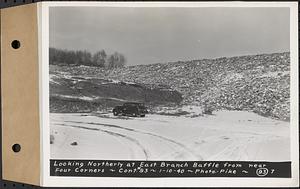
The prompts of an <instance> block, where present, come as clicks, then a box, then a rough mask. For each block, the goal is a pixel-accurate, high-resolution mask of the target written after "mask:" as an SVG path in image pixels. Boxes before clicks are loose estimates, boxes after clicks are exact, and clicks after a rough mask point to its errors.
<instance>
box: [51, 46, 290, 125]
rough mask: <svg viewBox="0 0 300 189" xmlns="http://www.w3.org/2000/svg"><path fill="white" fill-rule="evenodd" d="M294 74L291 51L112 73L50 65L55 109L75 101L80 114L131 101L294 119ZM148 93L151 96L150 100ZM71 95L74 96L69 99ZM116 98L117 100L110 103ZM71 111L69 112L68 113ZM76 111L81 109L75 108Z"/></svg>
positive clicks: (187, 62) (115, 70)
mask: <svg viewBox="0 0 300 189" xmlns="http://www.w3.org/2000/svg"><path fill="white" fill-rule="evenodd" d="M289 71H290V54H289V52H285V53H274V54H261V55H250V56H239V57H230V58H225V57H224V58H218V59H202V60H191V61H184V62H183V61H180V62H170V63H159V64H151V65H138V66H129V67H124V68H117V69H112V70H107V69H103V68H96V67H88V66H73V67H69V66H53V65H51V66H50V77H51V81H50V95H51V99H50V100H51V106H52V107H51V111H52V112H61V111H63V110H64V108H63V106H67V105H65V104H67V103H66V102H70V101H72V100H73V101H74V100H75V101H76V102H77V104H78V106H79V107H78V110H79V109H84V108H82V107H83V106H87V108H86V109H87V110H89V109H90V108H89V107H91V106H95V107H96V108H95V109H99V108H100V109H101V107H109V106H112V105H113V104H117V103H119V102H120V101H127V100H130V101H145V102H146V103H147V104H149V103H150V104H151V103H152V102H153V104H154V105H158V104H164V105H171V104H172V105H174V104H178V105H179V104H180V105H193V106H203V105H204V104H206V105H209V106H212V107H213V109H215V110H217V109H230V110H248V111H254V112H256V113H258V114H261V115H264V116H270V117H273V118H278V119H281V120H289V116H290V115H289V112H290V110H289V97H290V93H289V90H290V72H289ZM108 81H109V82H110V83H113V81H117V82H116V83H117V84H116V83H115V84H109V85H108V86H109V87H104V86H105V85H103V83H107V82H108ZM62 83H64V84H62ZM73 83H75V84H76V85H73ZM65 88H66V89H65ZM92 88H93V89H92ZM138 88H139V90H138ZM145 94H147V95H149V96H148V97H145ZM64 95H65V96H64ZM70 96H71V97H72V98H68V97H70ZM101 99H102V100H101ZM114 99H118V100H117V101H116V102H114V103H110V102H109V103H107V102H108V101H111V100H114ZM120 99H121V100H120ZM79 101H80V103H78V102H79ZM154 102H155V103H154ZM94 103H96V104H94ZM105 103H106V105H105V106H104V104H105ZM52 104H53V105H52ZM62 104H63V105H62ZM72 104H74V103H72ZM87 104H88V105H87ZM72 106H73V105H72ZM67 109H69V108H65V111H67V112H68V111H69V110H67ZM76 111H77V110H76V108H75V109H74V110H72V112H76Z"/></svg>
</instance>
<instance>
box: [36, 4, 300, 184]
mask: <svg viewBox="0 0 300 189" xmlns="http://www.w3.org/2000/svg"><path fill="white" fill-rule="evenodd" d="M37 4H38V26H39V36H38V37H39V81H40V83H39V87H40V99H39V100H40V131H41V133H40V136H41V140H40V141H41V149H40V151H41V184H42V186H47V187H87V186H88V187H99V186H101V187H118V186H119V187H222V186H223V187H224V186H227V187H228V186H231V187H243V186H247V187H296V186H299V180H298V178H299V169H298V168H299V135H298V133H299V128H298V123H299V117H298V112H299V109H298V108H299V107H298V103H299V99H298V96H299V94H298V91H299V89H298V78H299V76H298V57H299V56H298V3H297V2H39V3H37ZM50 7H288V8H290V57H291V72H290V76H291V77H290V86H291V87H290V96H291V101H290V108H291V121H290V127H291V128H290V131H291V132H290V133H291V161H292V178H232V177H231V178H220V177H211V178H209V177H193V178H186V177H184V178H180V177H176V178H128V177H126V178H120V177H109V178H108V177H93V178H91V177H56V176H50V143H49V141H50V127H49V121H50V120H49V50H48V49H49V8H50Z"/></svg>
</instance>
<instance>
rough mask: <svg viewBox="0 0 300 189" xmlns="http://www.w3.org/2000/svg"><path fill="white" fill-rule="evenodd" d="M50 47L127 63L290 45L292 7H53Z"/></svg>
mask: <svg viewBox="0 0 300 189" xmlns="http://www.w3.org/2000/svg"><path fill="white" fill-rule="evenodd" d="M50 47H55V48H60V49H69V50H88V51H91V52H92V53H93V52H95V51H98V50H101V49H104V50H105V51H106V52H107V53H108V54H111V53H113V52H114V51H117V52H120V53H122V54H124V55H125V57H126V59H127V65H136V64H150V63H159V62H162V63H163V62H169V61H178V60H191V59H202V58H217V57H224V56H237V55H248V54H260V53H273V52H284V51H289V9H288V8H131V7H128V8H108V7H106V8H104V7H81V8H79V7H55V8H50Z"/></svg>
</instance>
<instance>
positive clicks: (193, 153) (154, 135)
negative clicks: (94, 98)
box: [64, 121, 203, 160]
mask: <svg viewBox="0 0 300 189" xmlns="http://www.w3.org/2000/svg"><path fill="white" fill-rule="evenodd" d="M64 122H67V123H76V124H89V125H97V126H104V127H109V128H117V129H121V130H126V131H130V132H134V133H139V134H144V135H149V136H153V137H156V138H160V139H161V140H164V141H167V142H170V143H172V144H175V145H177V146H179V147H180V148H181V149H183V150H184V151H187V152H189V153H190V154H192V155H193V156H194V157H196V158H197V159H198V160H203V157H202V156H201V155H199V154H197V153H195V152H194V151H193V150H191V149H189V148H188V147H186V146H185V145H184V144H182V143H180V142H178V141H176V140H173V139H170V138H167V137H164V136H161V135H157V134H154V133H150V132H144V131H140V130H136V129H132V128H128V127H122V126H118V125H113V124H102V123H94V122H79V121H64Z"/></svg>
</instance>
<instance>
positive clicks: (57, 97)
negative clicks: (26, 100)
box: [49, 6, 291, 162]
mask: <svg viewBox="0 0 300 189" xmlns="http://www.w3.org/2000/svg"><path fill="white" fill-rule="evenodd" d="M290 56H291V55H290V9H289V8H288V7H129V6H128V7H100V6H99V7H97V6H94V7H93V6H82V7H80V6H74V7H72V6H65V7H64V6H61V7H60V6H56V7H50V8H49V106H50V107H49V111H50V158H51V159H85V160H138V161H273V162H282V161H291V144H290V143H291V142H290V141H291V137H290V136H291V131H290V127H291V126H290V64H291V60H290Z"/></svg>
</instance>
